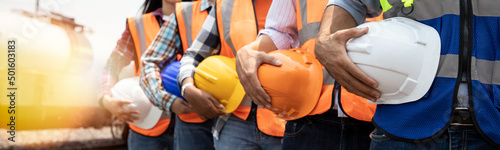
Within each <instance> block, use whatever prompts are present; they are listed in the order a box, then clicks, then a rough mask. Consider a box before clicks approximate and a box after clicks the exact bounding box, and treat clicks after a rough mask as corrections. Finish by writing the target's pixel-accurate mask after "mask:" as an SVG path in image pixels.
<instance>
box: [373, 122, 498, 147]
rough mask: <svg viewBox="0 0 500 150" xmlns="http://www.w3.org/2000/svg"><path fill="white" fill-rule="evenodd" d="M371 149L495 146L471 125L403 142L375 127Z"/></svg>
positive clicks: (450, 128)
mask: <svg viewBox="0 0 500 150" xmlns="http://www.w3.org/2000/svg"><path fill="white" fill-rule="evenodd" d="M371 138H372V143H371V146H370V149H371V150H386V149H401V150H443V149H450V150H462V149H463V150H467V149H471V150H494V149H495V148H494V147H493V146H492V145H490V144H489V143H488V142H487V141H485V140H484V139H483V137H481V135H480V134H479V133H478V132H477V130H476V129H475V127H473V126H450V127H448V130H447V131H446V132H445V133H443V134H442V135H440V136H437V137H436V138H432V139H429V140H425V141H415V142H413V143H408V142H403V141H398V140H394V139H391V138H389V137H387V135H385V134H384V133H382V132H381V131H380V130H378V129H375V131H373V133H372V134H371Z"/></svg>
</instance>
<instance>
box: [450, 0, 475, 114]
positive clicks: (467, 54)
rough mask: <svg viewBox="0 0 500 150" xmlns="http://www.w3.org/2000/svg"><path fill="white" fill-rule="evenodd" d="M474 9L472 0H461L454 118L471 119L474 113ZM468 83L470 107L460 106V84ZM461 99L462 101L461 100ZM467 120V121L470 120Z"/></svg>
mask: <svg viewBox="0 0 500 150" xmlns="http://www.w3.org/2000/svg"><path fill="white" fill-rule="evenodd" d="M472 19H473V11H472V3H471V0H460V28H459V29H460V37H459V38H460V39H459V40H460V41H459V61H458V66H459V67H458V74H457V80H456V83H455V90H454V93H453V108H452V118H451V119H452V120H462V121H463V120H469V121H470V120H471V119H472V118H471V114H473V111H474V109H473V99H472V84H471V57H472V50H473V44H474V41H473V20H472ZM461 84H466V85H467V86H466V88H467V97H468V104H469V106H468V108H459V106H458V104H460V103H462V102H461V101H462V100H461V99H460V98H459V96H458V93H459V91H460V90H459V89H460V85H461ZM459 100H460V101H459ZM469 121H467V122H469Z"/></svg>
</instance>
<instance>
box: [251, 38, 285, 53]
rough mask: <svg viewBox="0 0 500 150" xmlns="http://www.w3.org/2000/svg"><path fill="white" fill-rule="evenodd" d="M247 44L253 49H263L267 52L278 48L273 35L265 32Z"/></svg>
mask: <svg viewBox="0 0 500 150" xmlns="http://www.w3.org/2000/svg"><path fill="white" fill-rule="evenodd" d="M247 46H248V48H250V49H252V50H257V51H263V52H266V53H267V52H270V51H273V50H277V49H278V48H277V47H276V45H275V44H274V42H273V40H272V39H271V37H269V36H268V35H265V34H261V35H260V36H259V37H257V39H256V40H255V41H253V42H252V43H250V44H248V45H247Z"/></svg>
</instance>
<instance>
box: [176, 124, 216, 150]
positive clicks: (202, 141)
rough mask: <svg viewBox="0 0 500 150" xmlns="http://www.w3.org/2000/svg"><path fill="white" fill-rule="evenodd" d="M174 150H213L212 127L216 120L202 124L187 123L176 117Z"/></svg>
mask: <svg viewBox="0 0 500 150" xmlns="http://www.w3.org/2000/svg"><path fill="white" fill-rule="evenodd" d="M176 119H177V120H176V121H175V128H174V129H175V130H174V148H175V149H176V150H198V149H200V150H213V149H214V143H213V140H212V125H213V124H214V121H215V120H216V119H209V120H207V121H205V122H203V123H187V122H184V121H182V120H181V119H179V117H178V116H176Z"/></svg>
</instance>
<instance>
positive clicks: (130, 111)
mask: <svg viewBox="0 0 500 150" xmlns="http://www.w3.org/2000/svg"><path fill="white" fill-rule="evenodd" d="M153 107H155V106H153ZM124 113H125V114H126V115H132V114H139V113H141V112H139V111H138V110H135V109H132V110H125V111H124Z"/></svg>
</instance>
